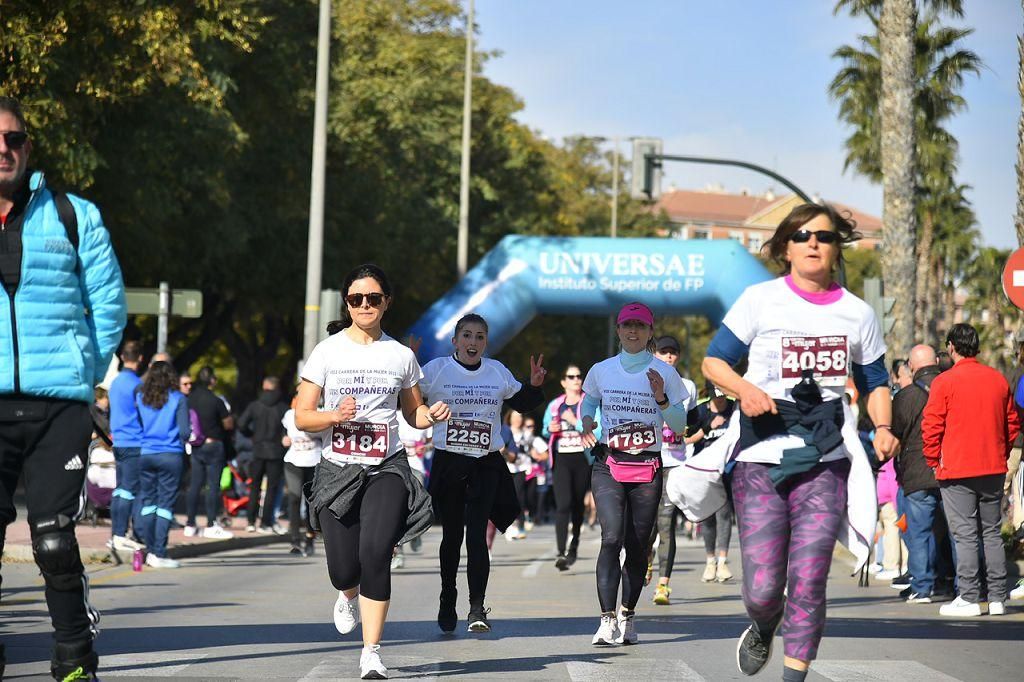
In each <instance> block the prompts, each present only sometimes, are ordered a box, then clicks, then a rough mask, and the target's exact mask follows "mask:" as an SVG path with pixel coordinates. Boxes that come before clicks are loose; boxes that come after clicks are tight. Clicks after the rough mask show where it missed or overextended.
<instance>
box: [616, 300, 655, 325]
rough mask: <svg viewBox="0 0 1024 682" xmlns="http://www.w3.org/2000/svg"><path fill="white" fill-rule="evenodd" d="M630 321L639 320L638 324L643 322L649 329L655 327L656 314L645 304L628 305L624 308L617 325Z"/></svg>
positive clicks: (620, 312)
mask: <svg viewBox="0 0 1024 682" xmlns="http://www.w3.org/2000/svg"><path fill="white" fill-rule="evenodd" d="M630 320H637V321H638V322H643V323H644V324H646V325H647V326H648V327H654V313H652V312H651V309H650V308H648V307H647V306H645V305H644V304H643V303H627V304H626V305H624V306H622V310H620V311H619V317H618V320H617V322H616V323H617V324H622V323H623V322H629V321H630Z"/></svg>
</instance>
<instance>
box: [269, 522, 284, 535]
mask: <svg viewBox="0 0 1024 682" xmlns="http://www.w3.org/2000/svg"><path fill="white" fill-rule="evenodd" d="M270 530H272V531H274V535H284V534H285V533H287V532H288V531H286V530H285V529H284V526H282V525H281V524H280V523H275V524H274V525H273V526H271V527H270Z"/></svg>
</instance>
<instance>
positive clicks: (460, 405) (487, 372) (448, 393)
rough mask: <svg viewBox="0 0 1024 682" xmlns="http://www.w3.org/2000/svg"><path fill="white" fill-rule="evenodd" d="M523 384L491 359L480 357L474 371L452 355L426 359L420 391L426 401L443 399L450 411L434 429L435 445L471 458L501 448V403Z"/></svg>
mask: <svg viewBox="0 0 1024 682" xmlns="http://www.w3.org/2000/svg"><path fill="white" fill-rule="evenodd" d="M522 387H523V385H522V384H521V383H519V382H518V381H517V380H516V378H515V377H514V376H512V372H510V371H508V369H507V368H506V367H505V365H503V364H501V363H500V362H498V361H497V360H492V359H491V358H483V360H481V361H480V367H478V368H477V369H476V370H468V369H466V368H465V367H463V366H462V365H460V364H459V363H458V362H456V361H455V358H452V357H444V358H436V359H434V360H431V361H430V362H428V363H427V364H426V365H425V366H424V367H423V381H422V383H421V385H420V390H422V391H423V395H424V396H427V402H428V403H434V402H437V401H438V400H440V401H443V402H445V403H447V405H448V407H449V409H450V410H451V413H452V415H451V417H450V418H449V419H448V421H446V422H443V423H438V424H437V425H436V427H435V428H434V447H435V448H438V449H439V450H447V451H449V452H457V453H459V454H462V455H468V456H470V457H483V456H484V455H486V454H487V453H488V452H494V451H496V450H500V449H501V448H503V447H504V446H505V441H504V440H503V439H502V437H501V406H502V403H504V402H505V401H506V400H508V399H509V398H511V397H512V396H514V395H515V394H516V393H518V392H519V389H521V388H522Z"/></svg>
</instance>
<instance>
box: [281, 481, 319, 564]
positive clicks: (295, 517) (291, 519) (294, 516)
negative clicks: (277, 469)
mask: <svg viewBox="0 0 1024 682" xmlns="http://www.w3.org/2000/svg"><path fill="white" fill-rule="evenodd" d="M315 471H316V467H315V466H311V467H300V466H296V465H294V464H292V463H291V462H285V463H284V483H285V486H286V487H287V488H288V529H289V530H290V531H291V536H292V544H293V545H297V544H299V543H300V542H301V541H302V524H303V523H305V524H306V528H310V525H309V505H308V504H307V505H306V507H305V511H306V513H305V514H302V513H301V512H302V510H303V506H302V496H303V495H304V494H305V493H304V492H303V488H304V487H305V485H306V484H307V483H309V482H310V481H312V480H313V473H314V472H315ZM310 533H311V534H312V531H310Z"/></svg>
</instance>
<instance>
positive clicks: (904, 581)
mask: <svg viewBox="0 0 1024 682" xmlns="http://www.w3.org/2000/svg"><path fill="white" fill-rule="evenodd" d="M889 587H891V588H892V589H894V590H905V589H906V588H908V587H910V573H904V574H903V575H901V576H899V577H896V578H893V579H892V582H891V583H889Z"/></svg>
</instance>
